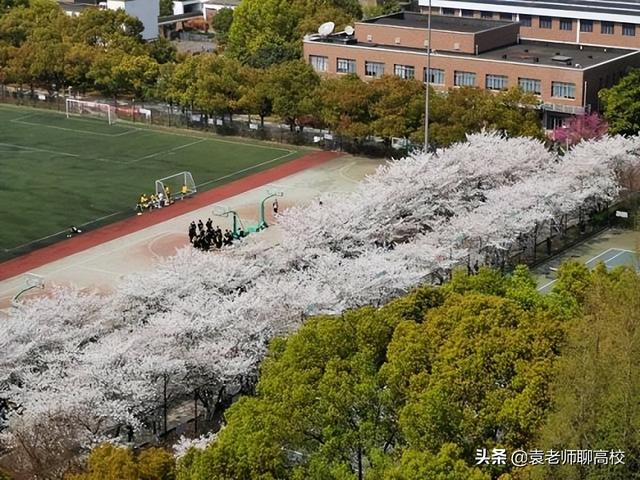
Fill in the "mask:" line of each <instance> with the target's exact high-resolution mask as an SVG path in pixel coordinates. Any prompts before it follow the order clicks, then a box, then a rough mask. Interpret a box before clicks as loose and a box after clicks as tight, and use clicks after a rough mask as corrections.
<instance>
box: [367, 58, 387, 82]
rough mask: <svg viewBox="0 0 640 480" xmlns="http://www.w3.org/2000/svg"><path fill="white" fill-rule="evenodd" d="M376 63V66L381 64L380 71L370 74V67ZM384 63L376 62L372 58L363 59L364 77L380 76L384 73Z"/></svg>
mask: <svg viewBox="0 0 640 480" xmlns="http://www.w3.org/2000/svg"><path fill="white" fill-rule="evenodd" d="M373 65H376V66H382V69H381V72H380V73H379V74H373V75H371V74H370V73H368V72H370V69H369V68H370V67H371V66H373ZM385 66H386V65H385V64H384V62H376V61H373V60H365V61H364V76H365V77H372V78H380V77H381V76H383V75H384V70H385Z"/></svg>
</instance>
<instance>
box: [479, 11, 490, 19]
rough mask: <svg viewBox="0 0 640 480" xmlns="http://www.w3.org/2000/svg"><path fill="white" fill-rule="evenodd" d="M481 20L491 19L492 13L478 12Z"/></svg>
mask: <svg viewBox="0 0 640 480" xmlns="http://www.w3.org/2000/svg"><path fill="white" fill-rule="evenodd" d="M480 17H481V18H493V12H480Z"/></svg>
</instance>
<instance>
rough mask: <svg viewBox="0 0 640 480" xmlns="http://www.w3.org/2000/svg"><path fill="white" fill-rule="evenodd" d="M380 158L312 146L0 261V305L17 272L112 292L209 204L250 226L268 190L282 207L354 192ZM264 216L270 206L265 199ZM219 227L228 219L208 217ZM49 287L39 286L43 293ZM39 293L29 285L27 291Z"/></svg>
mask: <svg viewBox="0 0 640 480" xmlns="http://www.w3.org/2000/svg"><path fill="white" fill-rule="evenodd" d="M383 162H384V160H379V159H376V160H371V159H363V158H355V157H350V156H340V155H339V154H335V153H332V152H316V153H313V154H311V155H308V156H306V157H303V158H301V159H298V160H294V161H292V162H288V163H286V164H283V165H280V166H278V167H275V168H273V169H270V170H267V171H264V172H260V173H257V174H255V175H251V176H249V177H245V178H243V179H240V180H238V181H236V182H232V183H229V184H227V185H224V186H222V187H219V188H216V189H213V190H210V191H208V192H204V193H202V194H198V195H196V196H195V197H194V198H191V199H187V200H184V201H178V202H176V203H175V204H174V205H172V206H171V207H169V208H165V209H162V210H156V211H153V212H150V213H145V214H144V215H141V216H137V217H132V218H130V219H127V220H125V221H122V222H118V223H115V224H113V225H110V226H107V227H104V228H102V229H98V230H95V231H92V232H87V233H85V234H81V235H78V236H76V237H74V238H71V239H69V240H65V241H63V242H60V243H58V244H55V245H52V246H51V247H47V248H44V249H41V250H38V251H35V252H33V253H31V254H29V255H25V256H23V257H20V258H17V259H14V260H10V261H8V262H5V263H3V264H0V308H6V307H7V306H9V305H10V302H11V298H13V296H14V295H15V294H16V293H18V292H19V291H20V290H21V289H23V288H24V285H25V280H24V277H23V275H22V274H23V273H25V272H32V273H36V274H38V275H42V276H43V277H44V278H45V283H46V285H47V286H48V287H51V286H53V285H74V286H76V287H79V288H96V289H98V290H100V291H108V290H110V289H111V288H112V287H113V285H114V284H115V283H117V282H118V281H119V279H120V278H121V277H122V276H124V275H126V274H129V273H133V272H144V271H149V270H150V269H152V268H153V266H154V264H155V263H156V262H157V261H158V260H159V259H161V258H166V257H168V256H170V255H173V254H175V252H176V249H178V248H182V247H185V246H186V245H187V244H188V239H187V235H186V232H187V228H188V225H189V223H190V222H191V221H192V220H197V219H199V218H202V219H203V221H206V219H207V218H208V217H211V216H212V208H211V207H212V205H213V204H219V203H221V202H222V203H224V205H226V206H229V207H231V208H233V209H234V210H236V211H237V212H238V213H239V214H240V216H241V218H242V219H243V220H245V222H246V223H248V224H255V223H257V220H258V203H259V201H260V200H261V199H262V198H263V197H264V196H265V193H266V191H267V189H269V188H277V189H279V190H282V191H283V192H284V195H285V196H284V197H283V198H280V199H278V203H279V205H280V210H281V211H282V210H284V209H286V208H288V207H290V206H293V205H299V204H304V203H307V202H309V201H312V200H313V199H314V198H316V197H318V196H319V195H320V194H321V193H330V192H344V191H350V190H353V188H354V187H355V185H356V184H357V183H358V182H359V181H360V180H361V179H362V178H364V176H366V175H367V174H370V173H373V172H374V171H375V169H376V168H377V167H378V166H379V165H380V164H381V163H383ZM267 210H268V218H267V220H268V221H269V222H273V218H272V217H271V211H270V210H271V204H270V203H269V205H268V209H267ZM212 219H213V221H214V225H215V224H219V225H220V226H221V228H222V229H223V230H224V228H226V227H227V226H228V222H229V221H228V220H227V219H224V218H219V217H212ZM259 235H263V236H264V238H265V239H266V240H268V241H270V242H274V243H276V242H278V241H280V239H281V238H282V235H283V234H282V232H281V231H280V229H279V228H278V227H277V225H274V226H273V227H272V228H269V229H267V230H266V231H264V232H261V233H260V234H259ZM46 291H48V288H47V289H45V292H46ZM37 292H41V291H39V290H32V291H31V292H30V294H36V293H37Z"/></svg>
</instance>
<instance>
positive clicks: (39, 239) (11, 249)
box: [4, 211, 122, 252]
mask: <svg viewBox="0 0 640 480" xmlns="http://www.w3.org/2000/svg"><path fill="white" fill-rule="evenodd" d="M119 213H122V212H121V211H120V212H114V213H110V214H109V215H105V216H103V217H100V218H96V219H94V220H89V221H88V222H85V223H82V224H80V225H78V226H79V227H86V226H87V225H91V224H92V223H95V222H99V221H100V220H104V219H105V218H109V217H113V216H114V215H118V214H119ZM68 231H69V229H68V228H65V229H64V230H60V231H59V232H56V233H52V234H51V235H47V236H46V237H42V238H38V239H36V240H31V241H30V242H27V243H23V244H22V245H18V246H17V247H12V248H5V249H4V251H5V252H11V251H13V250H17V249H18V248H22V247H27V246H29V245H31V244H34V243H37V242H40V241H42V240H46V239H47V238H51V237H55V236H57V235H62V234H63V233H64V232H68Z"/></svg>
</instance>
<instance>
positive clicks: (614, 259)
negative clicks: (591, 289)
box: [538, 248, 640, 293]
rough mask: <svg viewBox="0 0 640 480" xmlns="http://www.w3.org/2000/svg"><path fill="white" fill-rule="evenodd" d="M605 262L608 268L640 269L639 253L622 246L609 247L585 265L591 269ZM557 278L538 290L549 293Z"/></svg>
mask: <svg viewBox="0 0 640 480" xmlns="http://www.w3.org/2000/svg"><path fill="white" fill-rule="evenodd" d="M600 263H604V265H605V267H607V269H608V270H610V269H613V268H615V267H619V266H622V265H625V266H627V267H632V268H635V269H636V270H639V271H640V264H639V263H638V254H637V253H636V252H634V251H632V250H624V249H621V248H609V249H607V250H605V251H604V252H602V253H600V254H598V255H596V256H594V257H593V258H591V259H589V260H587V261H586V262H585V265H586V266H587V267H588V268H589V270H592V269H594V268H595V267H596V266H598V264H600ZM550 270H551V271H553V272H555V270H556V269H555V268H553V267H552V268H550ZM556 282H557V280H552V281H550V282H547V283H545V284H543V285H542V286H540V288H538V290H539V291H540V292H542V293H548V292H550V291H551V290H552V289H553V286H554V285H555V283H556Z"/></svg>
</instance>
